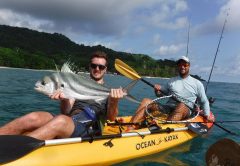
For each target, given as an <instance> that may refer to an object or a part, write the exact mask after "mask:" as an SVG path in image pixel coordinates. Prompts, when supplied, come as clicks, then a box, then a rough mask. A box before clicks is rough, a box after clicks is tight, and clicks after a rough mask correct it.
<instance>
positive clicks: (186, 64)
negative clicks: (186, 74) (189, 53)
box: [178, 63, 189, 67]
mask: <svg viewBox="0 0 240 166" xmlns="http://www.w3.org/2000/svg"><path fill="white" fill-rule="evenodd" d="M178 66H184V67H188V66H189V64H188V63H178Z"/></svg>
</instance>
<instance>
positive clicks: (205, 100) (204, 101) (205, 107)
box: [199, 83, 214, 121]
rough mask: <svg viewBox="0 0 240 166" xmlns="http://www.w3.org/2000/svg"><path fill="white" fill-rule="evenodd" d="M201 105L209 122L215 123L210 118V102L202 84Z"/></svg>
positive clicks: (200, 90) (200, 92)
mask: <svg viewBox="0 0 240 166" xmlns="http://www.w3.org/2000/svg"><path fill="white" fill-rule="evenodd" d="M199 103H200V106H201V108H202V109H203V112H204V116H205V117H206V119H207V120H209V121H213V120H214V119H213V117H212V116H210V105H209V101H208V98H207V95H206V93H205V89H204V86H203V84H202V83H200V84H199Z"/></svg>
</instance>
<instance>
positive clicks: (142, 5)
mask: <svg viewBox="0 0 240 166" xmlns="http://www.w3.org/2000/svg"><path fill="white" fill-rule="evenodd" d="M186 9H187V4H186V2H185V0H171V1H164V0H148V1H146V0H131V1H129V0H121V1H119V0H111V1H109V0H101V1H99V0H81V1H79V0H68V1H65V0H41V1H32V0H21V1H19V0H1V1H0V11H1V13H7V14H8V17H4V14H3V16H1V20H5V21H4V23H5V24H8V25H10V24H9V23H11V25H13V24H14V23H15V26H24V27H29V28H34V29H36V30H46V31H51V32H52V31H55V32H68V31H69V30H71V32H75V33H78V34H92V35H93V34H94V35H100V36H121V35H123V34H125V33H126V30H127V29H128V27H131V25H133V24H137V23H136V20H138V22H142V21H143V23H142V25H144V26H145V25H146V24H145V23H146V21H147V20H149V19H150V20H151V21H150V22H151V26H159V27H162V28H169V29H171V28H181V27H183V26H184V25H185V24H186V21H187V20H186V18H184V17H179V16H178V14H179V13H181V12H183V11H185V10H186ZM143 11H144V12H143ZM146 13H147V14H146ZM9 15H11V17H9ZM145 15H147V17H145ZM14 16H15V17H14ZM25 16H27V17H25ZM20 17H21V19H20ZM6 18H8V19H6ZM144 18H145V19H144ZM141 19H143V20H141ZM170 19H173V21H170ZM16 20H17V22H16ZM33 20H35V21H34V23H33V22H32V21H33ZM38 22H39V23H38ZM142 29H144V28H142ZM142 29H139V30H142Z"/></svg>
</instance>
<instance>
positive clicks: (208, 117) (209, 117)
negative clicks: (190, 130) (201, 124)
mask: <svg viewBox="0 0 240 166" xmlns="http://www.w3.org/2000/svg"><path fill="white" fill-rule="evenodd" d="M205 117H206V119H207V121H208V122H214V120H215V118H214V116H212V115H209V116H205Z"/></svg>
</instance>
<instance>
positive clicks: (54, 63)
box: [53, 59, 60, 72]
mask: <svg viewBox="0 0 240 166" xmlns="http://www.w3.org/2000/svg"><path fill="white" fill-rule="evenodd" d="M53 63H54V65H55V67H56V71H57V72H59V71H60V70H59V69H58V67H57V64H56V63H55V61H54V59H53Z"/></svg>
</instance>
